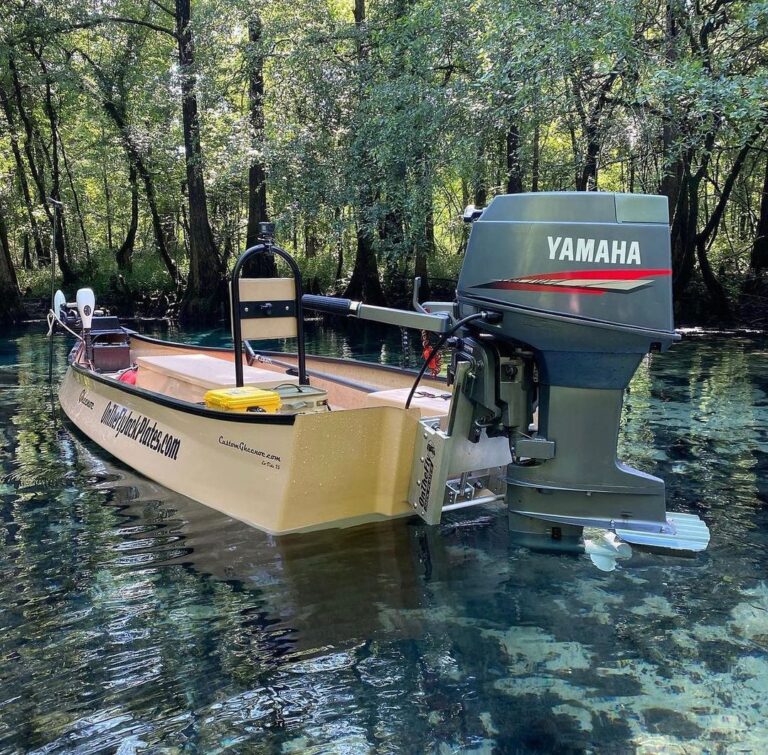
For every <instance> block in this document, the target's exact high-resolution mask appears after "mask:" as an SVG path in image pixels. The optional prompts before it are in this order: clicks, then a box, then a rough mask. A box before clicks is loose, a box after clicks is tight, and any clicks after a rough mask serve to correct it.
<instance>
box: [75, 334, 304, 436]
mask: <svg viewBox="0 0 768 755" xmlns="http://www.w3.org/2000/svg"><path fill="white" fill-rule="evenodd" d="M160 343H164V342H163V341H160ZM69 367H70V369H71V370H74V372H76V373H79V374H80V375H83V376H84V377H86V378H89V379H91V380H95V381H96V382H97V383H102V384H104V385H107V386H109V387H111V388H116V389H117V390H119V391H122V392H123V393H127V394H128V395H130V396H136V397H138V398H141V399H144V400H145V401H149V402H151V403H153V404H159V405H160V406H165V407H166V408H168V409H173V410H174V411H180V412H184V413H186V414H194V415H196V416H198V417H206V418H208V419H215V420H224V421H226V422H245V423H253V424H264V425H293V424H294V423H295V422H296V417H297V415H295V414H267V413H266V412H265V413H260V412H222V411H218V410H216V409H208V408H207V407H205V406H199V405H197V404H191V403H190V402H188V401H182V400H181V399H176V398H172V397H170V396H166V395H164V394H162V393H156V392H155V391H148V390H147V389H146V388H137V387H136V386H134V385H130V384H129V383H122V382H120V381H119V380H116V379H115V378H111V377H107V376H105V375H99V374H98V373H97V372H93V371H92V370H89V369H86V368H85V367H83V366H81V365H79V364H77V363H76V362H72V363H71V364H70V365H69Z"/></svg>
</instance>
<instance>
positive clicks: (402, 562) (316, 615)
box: [80, 446, 509, 651]
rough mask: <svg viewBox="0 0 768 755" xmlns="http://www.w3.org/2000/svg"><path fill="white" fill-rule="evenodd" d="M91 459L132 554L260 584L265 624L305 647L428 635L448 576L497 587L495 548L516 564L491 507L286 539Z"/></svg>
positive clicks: (132, 561)
mask: <svg viewBox="0 0 768 755" xmlns="http://www.w3.org/2000/svg"><path fill="white" fill-rule="evenodd" d="M80 448H81V451H80V453H81V454H82V453H83V449H82V446H80ZM86 455H87V452H86ZM88 467H96V468H97V469H98V472H97V475H98V478H100V479H101V480H102V481H103V482H101V483H100V485H99V487H101V488H103V489H104V490H105V491H108V500H109V501H110V504H111V505H112V506H115V507H117V508H118V509H119V511H120V514H121V516H124V517H127V520H126V522H125V523H124V524H122V525H121V526H120V527H119V530H118V531H119V532H120V533H121V535H122V538H121V545H120V553H121V556H122V558H123V559H124V561H123V563H124V565H132V566H134V567H135V568H138V569H145V568H148V567H152V568H158V567H161V568H171V567H174V566H182V567H185V568H191V569H193V570H194V571H195V572H196V573H198V574H200V575H204V576H207V577H211V578H213V579H215V580H221V581H224V582H228V583H232V584H237V585H239V586H241V587H242V589H245V590H253V591H256V592H257V594H258V596H259V601H260V603H261V604H262V605H263V612H264V615H263V617H262V618H261V619H260V622H261V623H260V626H261V629H262V630H263V631H268V632H269V633H271V634H273V635H275V636H283V633H284V634H285V638H286V639H287V640H289V641H290V645H291V648H292V650H293V651H316V650H318V649H322V648H324V647H329V646H338V645H346V644H348V643H349V642H354V641H357V640H360V639H366V640H375V639H379V638H384V637H387V638H389V639H392V638H393V637H396V638H398V639H404V638H411V639H413V638H418V637H420V636H422V635H423V620H424V618H425V616H426V615H427V614H428V613H429V608H428V607H429V605H430V592H431V591H432V590H434V589H436V587H435V586H436V585H439V584H440V583H441V582H442V581H443V580H450V579H456V578H457V576H458V575H459V574H461V579H462V580H465V581H469V580H476V582H477V584H478V585H480V584H482V585H483V589H484V590H493V585H494V584H495V581H494V580H495V579H497V578H500V577H501V575H502V574H506V572H502V571H499V573H498V575H495V574H494V572H493V569H489V568H488V559H489V555H488V554H489V552H491V551H493V552H496V553H497V554H498V555H499V556H500V557H502V558H501V560H500V561H499V563H502V564H506V563H507V559H506V558H503V557H504V556H508V549H509V540H508V537H507V536H506V533H505V532H504V531H505V530H506V528H505V527H502V526H501V523H500V522H499V521H498V518H497V517H489V516H488V515H487V513H488V512H483V511H482V510H481V509H479V510H476V511H477V513H478V516H475V517H472V518H470V517H469V516H468V515H467V514H466V513H465V512H456V513H455V514H453V515H451V516H454V517H458V519H457V521H456V526H455V528H454V527H451V525H450V523H449V524H448V525H447V526H446V525H445V524H444V526H443V527H441V528H440V530H438V529H436V528H434V527H429V526H426V525H425V524H423V523H421V522H419V520H417V519H410V520H405V519H402V518H398V519H389V520H384V521H379V522H371V523H368V524H364V525H361V526H359V527H354V528H342V529H339V528H336V529H330V530H329V529H325V530H318V531H313V532H309V533H301V534H293V535H286V536H282V537H278V538H275V537H272V536H270V535H268V534H266V533H263V532H260V531H258V530H256V529H254V528H251V527H247V526H245V525H244V524H243V523H242V522H239V521H237V520H234V519H232V518H230V517H227V516H225V515H223V514H221V513H220V512H217V511H215V510H213V509H211V508H208V507H205V506H200V505H199V504H198V503H197V502H195V501H192V500H190V499H188V498H186V497H184V496H181V495H179V494H177V493H174V492H172V491H169V490H167V489H166V488H164V487H162V486H160V485H158V484H156V483H154V482H153V481H151V480H148V479H147V478H145V477H143V476H141V475H137V474H135V473H133V472H132V471H131V470H130V469H125V468H124V467H122V466H116V465H114V464H112V463H111V462H109V461H101V460H97V459H95V458H92V459H91V460H90V461H89V462H88ZM238 589H240V588H238ZM433 619H434V617H433Z"/></svg>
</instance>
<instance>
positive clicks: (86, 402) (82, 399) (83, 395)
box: [77, 388, 94, 411]
mask: <svg viewBox="0 0 768 755" xmlns="http://www.w3.org/2000/svg"><path fill="white" fill-rule="evenodd" d="M77 403H78V404H82V405H83V406H87V407H88V408H89V409H90V410H91V411H93V408H94V406H93V401H91V399H89V398H88V391H86V390H85V388H83V390H82V391H80V395H79V396H78V397H77Z"/></svg>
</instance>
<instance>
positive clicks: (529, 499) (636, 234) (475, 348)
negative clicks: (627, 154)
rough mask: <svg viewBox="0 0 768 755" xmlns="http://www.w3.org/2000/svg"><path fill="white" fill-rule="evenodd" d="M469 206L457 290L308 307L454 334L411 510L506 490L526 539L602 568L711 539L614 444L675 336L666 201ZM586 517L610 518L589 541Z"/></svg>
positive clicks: (427, 515)
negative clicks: (653, 360) (578, 551)
mask: <svg viewBox="0 0 768 755" xmlns="http://www.w3.org/2000/svg"><path fill="white" fill-rule="evenodd" d="M464 219H465V220H466V221H467V222H470V223H472V230H471V233H470V237H469V244H468V246H467V251H466V255H465V257H464V264H463V266H462V269H461V274H460V277H459V284H458V290H457V295H456V301H455V302H450V303H449V302H428V303H426V304H424V305H423V306H422V305H420V304H418V302H417V303H416V309H417V310H418V311H417V312H406V311H403V310H395V309H389V308H384V307H372V306H369V305H366V304H363V303H361V302H352V301H348V300H346V299H333V298H329V297H321V296H304V297H303V302H304V306H305V307H308V308H311V309H317V310H319V311H325V312H330V313H334V314H347V315H350V316H354V317H359V318H363V319H368V320H374V321H377V322H386V323H390V324H393V325H397V326H400V327H407V328H419V329H427V330H431V331H433V332H436V333H439V334H441V339H440V341H439V343H444V342H446V341H447V342H448V345H449V346H451V347H452V349H453V355H452V359H451V366H450V368H449V371H448V382H449V383H450V384H452V386H453V392H452V399H451V404H450V410H449V413H448V416H447V417H424V418H422V419H421V420H420V432H419V434H418V435H417V438H416V443H415V448H414V455H413V465H412V470H411V481H410V487H409V492H408V500H409V502H410V503H411V505H412V506H413V508H414V510H415V511H416V513H418V514H419V515H420V516H421V517H422V518H423V519H424V520H425V521H426V522H428V523H429V524H437V523H438V522H439V521H440V519H441V516H442V514H443V512H445V511H447V510H450V509H453V508H459V507H464V506H472V505H476V504H478V503H486V502H490V501H497V500H500V499H506V501H507V503H508V505H509V511H510V515H509V516H510V526H511V529H512V530H513V531H515V532H517V533H519V537H520V539H521V541H522V542H524V543H526V544H530V545H536V546H542V545H544V546H545V547H556V548H573V547H578V548H585V549H586V550H587V551H588V552H590V553H591V555H592V560H593V561H594V562H595V563H596V564H598V565H599V566H600V568H609V564H610V563H612V561H613V560H614V559H615V558H624V557H626V556H627V555H628V553H629V552H630V549H629V546H628V545H627V543H634V544H640V545H645V546H651V547H654V548H657V549H671V550H675V551H699V550H703V549H704V548H706V546H707V543H708V542H709V530H708V529H707V527H706V525H705V524H704V523H703V522H702V521H701V520H700V519H699V518H698V517H697V516H695V515H693V514H678V513H675V514H668V513H667V511H666V507H665V495H664V483H663V481H662V480H660V479H658V478H657V477H653V476H652V475H649V474H646V473H644V472H640V471H638V470H637V469H633V468H632V467H629V466H627V465H625V464H623V463H621V462H620V461H618V460H617V458H616V454H617V443H618V435H619V423H620V420H621V409H622V399H623V393H624V391H625V389H626V388H627V386H628V385H629V381H630V380H631V378H632V375H633V374H634V372H635V370H636V369H637V366H638V365H639V364H640V361H641V360H642V359H643V357H644V356H645V355H646V354H647V353H648V352H650V351H663V350H665V349H668V348H669V347H670V346H671V345H672V343H674V341H676V340H677V339H678V336H677V335H676V334H675V332H674V329H673V323H672V270H671V254H670V238H669V214H668V208H667V199H666V198H665V197H656V196H644V195H639V194H607V193H605V194H604V193H598V192H589V193H585V192H571V193H567V192H559V193H549V194H548V193H537V194H514V195H506V196H498V197H495V198H494V199H493V201H492V202H491V203H490V205H489V206H488V207H487V208H486V209H485V210H482V211H480V210H476V209H475V208H473V207H470V208H467V211H466V212H465V215H464ZM451 339H452V340H451ZM425 366H426V365H425ZM421 374H423V369H422V373H421ZM417 382H418V379H417ZM415 388H416V385H414V388H413V389H412V390H411V393H410V396H409V398H408V400H407V401H406V403H405V407H406V408H407V407H408V406H409V405H410V401H411V398H412V397H413V395H414V390H415ZM584 527H596V528H601V529H603V530H607V531H608V532H607V535H606V537H604V539H603V541H602V542H600V541H598V542H596V543H595V542H592V541H588V540H585V541H582V540H581V536H582V533H583V529H584Z"/></svg>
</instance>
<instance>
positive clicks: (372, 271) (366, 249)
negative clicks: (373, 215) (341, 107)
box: [344, 0, 386, 304]
mask: <svg viewBox="0 0 768 755" xmlns="http://www.w3.org/2000/svg"><path fill="white" fill-rule="evenodd" d="M354 18H355V27H356V29H357V32H358V37H357V62H358V76H360V77H361V84H362V75H363V74H362V70H361V69H362V68H363V65H364V64H365V62H366V60H367V57H368V52H367V48H366V45H365V43H364V42H363V39H362V32H363V29H364V26H365V0H355V7H354ZM359 96H360V97H362V96H363V91H362V86H361V87H360V92H359ZM361 151H362V155H363V157H362V162H363V163H364V165H366V166H370V165H371V164H372V163H373V160H372V158H371V156H370V152H369V149H368V147H367V145H365V146H363V148H362V150H361ZM373 205H374V195H373V190H372V188H371V186H370V185H365V186H363V187H362V188H361V191H360V207H359V208H358V212H357V215H358V217H357V229H356V234H357V251H356V255H355V266H354V268H353V270H352V278H350V281H349V285H348V286H347V288H346V291H345V292H344V296H345V297H346V298H349V299H364V300H365V301H366V302H367V303H369V304H385V303H386V302H385V298H384V292H383V291H382V290H381V281H380V279H379V268H378V264H377V261H376V251H375V249H374V236H373V232H372V230H371V223H370V222H369V221H370V219H369V218H368V217H367V213H368V212H369V211H370V208H372V207H373Z"/></svg>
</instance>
